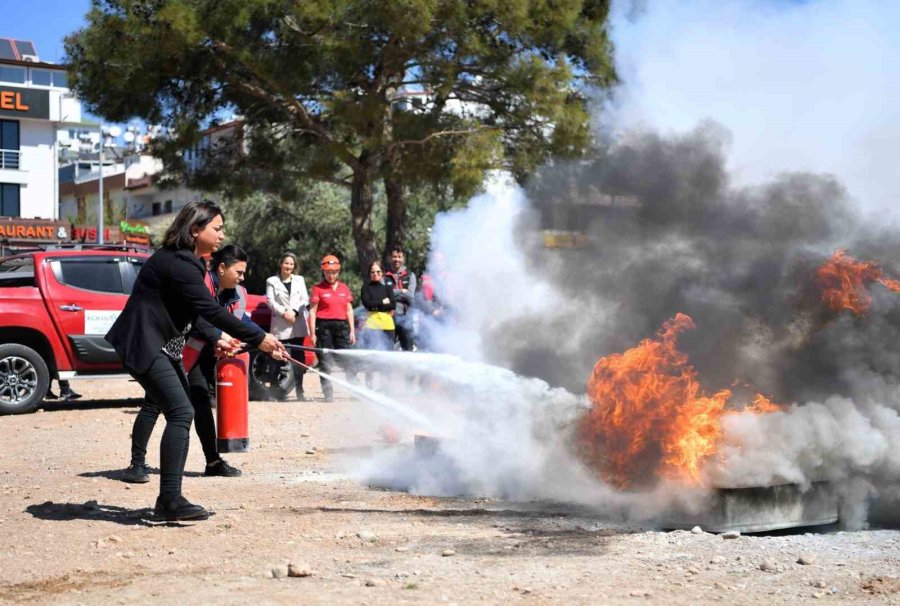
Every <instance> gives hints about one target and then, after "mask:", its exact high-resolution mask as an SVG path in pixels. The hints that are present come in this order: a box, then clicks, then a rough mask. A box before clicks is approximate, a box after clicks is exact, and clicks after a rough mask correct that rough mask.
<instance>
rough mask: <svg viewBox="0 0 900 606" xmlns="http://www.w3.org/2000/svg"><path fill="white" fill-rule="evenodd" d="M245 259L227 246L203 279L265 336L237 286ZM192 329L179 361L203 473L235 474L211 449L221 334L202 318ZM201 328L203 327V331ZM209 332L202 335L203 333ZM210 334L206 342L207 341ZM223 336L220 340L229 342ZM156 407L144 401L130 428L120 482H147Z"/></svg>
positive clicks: (232, 246)
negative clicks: (202, 458)
mask: <svg viewBox="0 0 900 606" xmlns="http://www.w3.org/2000/svg"><path fill="white" fill-rule="evenodd" d="M248 260H249V257H248V256H247V253H246V252H244V250H243V249H242V248H241V247H239V246H237V245H235V244H229V245H227V246H224V247H222V248H221V249H219V250H217V251H216V252H215V253H213V255H212V257H211V259H210V266H209V272H208V273H207V275H206V277H205V280H206V285H207V287H208V288H209V289H210V292H211V293H212V294H213V295H214V296H215V297H216V299H217V300H218V301H219V304H220V305H221V306H222V307H223V308H225V309H226V310H227V311H228V312H229V313H231V314H232V315H233V316H234V317H236V318H238V319H239V320H241V321H242V322H244V323H246V324H248V326H250V327H251V328H253V329H254V330H256V331H258V332H259V333H260V334H264V331H263V330H262V329H261V328H259V327H258V326H256V324H254V323H253V322H252V321H251V320H250V317H249V316H248V315H247V313H246V310H247V291H246V290H245V289H244V287H243V286H241V285H240V283H241V282H243V281H244V275H245V273H246V271H247V261H248ZM200 324H201V326H200V327H198V329H197V330H194V331H192V332H191V335H190V337H189V338H188V339H187V342H186V343H185V347H184V350H183V352H182V362H183V364H184V370H185V372H186V373H187V378H188V386H189V388H190V398H191V404H192V405H193V407H194V429H195V430H196V431H197V437H198V438H200V445H201V446H202V448H203V455H204V456H205V457H206V469H205V470H204V473H203V475H205V476H222V477H235V476H239V475H241V471H240V470H239V469H237V468H236V467H232V466H231V465H229V464H228V463H227V462H226V461H225V459H223V458H222V457H221V456H220V455H219V452H218V449H217V448H216V425H215V420H214V418H213V411H212V398H211V396H210V393H211V386H213V385H215V372H216V359H217V358H216V353H217V352H216V351H215V345H216V341H218V340H219V339H220V338H221V337H222V335H221V331H218V330H217V329H215V328H213V327H204V326H203V324H202V322H201V323H200ZM204 328H205V329H206V330H203V329H204ZM210 329H211V330H212V333H210V334H208V335H205V334H204V332H206V331H208V330H210ZM209 337H212V338H210V339H209V341H207V340H206V339H207V338H209ZM229 339H230V338H229V337H228V335H225V340H226V341H227V340H229ZM159 413H160V410H159V407H158V406H156V404H154V403H153V402H152V401H150V400H149V399H146V400H145V401H144V404H143V405H142V406H141V410H140V411H139V412H138V414H137V417H135V420H134V427H133V428H132V430H131V465H129V466H128V469H126V470H125V471H124V472H123V473H122V480H123V481H125V482H130V483H135V484H144V483H146V482H149V481H150V475H149V473H148V470H147V465H146V456H147V445H148V444H149V443H150V435H151V434H152V432H153V428H154V427H155V426H156V421H157V419H158V418H159Z"/></svg>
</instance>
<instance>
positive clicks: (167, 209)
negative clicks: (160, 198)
mask: <svg viewBox="0 0 900 606" xmlns="http://www.w3.org/2000/svg"><path fill="white" fill-rule="evenodd" d="M163 208H164V209H165V210H164V212H165V213H166V214H169V213H171V212H172V201H171V200H166V203H165V205H164V206H163Z"/></svg>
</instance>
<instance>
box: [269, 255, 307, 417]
mask: <svg viewBox="0 0 900 606" xmlns="http://www.w3.org/2000/svg"><path fill="white" fill-rule="evenodd" d="M278 268H279V272H278V275H276V276H272V277H271V278H269V279H268V280H266V303H267V304H268V306H269V309H270V310H271V311H272V326H271V328H270V330H271V331H272V334H273V335H275V336H276V337H278V339H280V340H281V342H282V343H285V344H287V345H303V339H304V338H306V336H307V335H309V325H308V323H309V311H308V309H307V307H308V305H309V292H308V291H307V290H306V281H305V280H304V279H303V276H301V275H299V274H297V273H296V272H297V269H298V264H297V257H296V256H294V254H293V253H284V254H283V255H281V260H280V261H279V263H278ZM297 351H298V350H296V349H290V352H291V355H292V356H293V357H297ZM291 366H292V367H293V373H294V387H295V388H296V393H297V400H299V401H300V402H305V401H306V397H305V396H304V395H303V376H304V375H305V374H306V369H305V368H303V367H301V366H297V365H296V364H292V365H291ZM271 369H272V372H271V374H270V381H271V382H275V381H276V380H277V376H278V371H279V370H280V365H279V364H277V363H274V364H272V365H271Z"/></svg>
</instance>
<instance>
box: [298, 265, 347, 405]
mask: <svg viewBox="0 0 900 606" xmlns="http://www.w3.org/2000/svg"><path fill="white" fill-rule="evenodd" d="M321 267H322V281H321V282H319V283H318V284H316V285H315V286H313V288H312V295H311V296H310V299H309V322H310V325H312V326H313V328H314V331H313V334H312V335H310V339H311V340H312V343H313V345H315V346H317V347H322V348H325V349H350V346H351V345H353V344H355V343H356V327H355V326H354V321H353V294H352V293H351V292H350V289H349V288H348V287H347V285H346V284H344V283H343V282H341V281H339V280H338V274H340V272H341V262H340V261H339V260H338V258H337V257H335V256H334V255H325V257H323V258H322V265H321ZM334 365H335V360H334V354H332V353H330V352H322V353H321V355H319V368H320V369H321V370H322V372H325V373H329V374H330V373H331V370H332V368H334ZM344 366H345V369H347V366H348V365H346V364H345V365H344ZM322 394H323V395H324V396H325V401H326V402H332V401H333V400H334V387H333V386H332V385H331V381H329V380H327V379H325V378H322Z"/></svg>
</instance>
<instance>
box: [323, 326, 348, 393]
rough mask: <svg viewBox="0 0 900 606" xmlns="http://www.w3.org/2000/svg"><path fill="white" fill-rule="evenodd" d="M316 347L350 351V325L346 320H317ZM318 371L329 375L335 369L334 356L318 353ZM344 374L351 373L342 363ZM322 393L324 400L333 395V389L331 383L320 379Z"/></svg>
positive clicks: (345, 364) (344, 363)
mask: <svg viewBox="0 0 900 606" xmlns="http://www.w3.org/2000/svg"><path fill="white" fill-rule="evenodd" d="M316 347H323V348H325V349H350V325H349V324H347V320H319V319H316ZM318 355H319V370H321V371H322V372H324V373H327V374H331V370H332V369H333V368H334V367H335V360H334V354H331V353H320V354H318ZM342 366H343V367H344V371H345V372H348V373H349V372H351V370H352V369H351V368H350V367H349V365H348V364H347V362H346V361H345V362H343V363H342ZM322 393H323V394H324V395H325V397H326V398H330V397H332V396H333V395H334V387H332V385H331V381H329V380H328V379H325V378H322Z"/></svg>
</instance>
